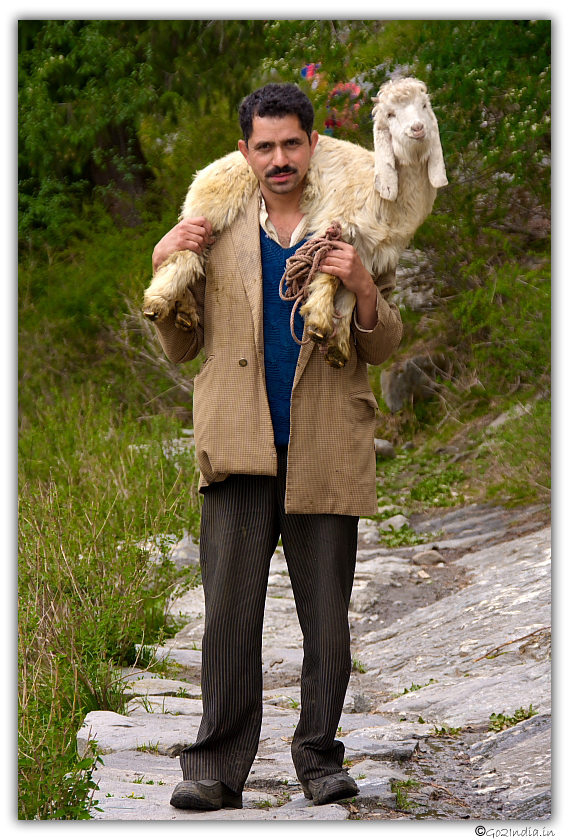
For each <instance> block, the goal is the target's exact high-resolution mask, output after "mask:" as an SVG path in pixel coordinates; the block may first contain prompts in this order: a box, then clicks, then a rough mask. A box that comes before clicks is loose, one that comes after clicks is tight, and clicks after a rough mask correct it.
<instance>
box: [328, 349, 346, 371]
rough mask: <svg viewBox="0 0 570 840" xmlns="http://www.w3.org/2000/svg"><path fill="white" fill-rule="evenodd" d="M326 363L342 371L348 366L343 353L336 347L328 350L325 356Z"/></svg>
mask: <svg viewBox="0 0 570 840" xmlns="http://www.w3.org/2000/svg"><path fill="white" fill-rule="evenodd" d="M325 361H326V362H327V364H329V365H330V366H331V367H333V368H336V369H337V370H340V368H343V367H344V366H345V364H346V359H345V357H344V355H343V354H342V353H341V351H340V350H339V349H338V347H335V346H334V345H333V346H332V347H329V349H328V350H327V352H326V355H325Z"/></svg>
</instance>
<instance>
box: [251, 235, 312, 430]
mask: <svg viewBox="0 0 570 840" xmlns="http://www.w3.org/2000/svg"><path fill="white" fill-rule="evenodd" d="M260 237H261V266H262V272H263V339H264V341H263V343H264V353H265V383H266V387H267V397H268V399H269V410H270V412H271V420H272V421H273V434H274V437H275V445H276V446H287V444H288V443H289V427H290V420H289V418H290V408H291V390H292V388H293V380H294V378H295V368H296V366H297V359H298V358H299V350H300V349H301V348H300V347H299V345H298V344H297V343H296V342H295V341H294V340H293V337H292V336H291V327H290V319H291V309H292V308H293V303H292V302H291V303H289V301H284V300H281V298H280V297H279V283H280V281H281V278H282V276H283V272H284V271H285V263H286V262H287V260H288V259H289V257H290V256H291V255H292V254H294V253H295V251H296V250H297V248H298V247H299V246H300V245H302V244H303V242H304V241H305V240H303V241H302V242H299V243H297V245H294V246H293V247H292V248H282V247H281V245H279V244H278V243H277V242H275V241H274V240H273V239H271V237H269V236H268V235H267V234H266V233H265V231H264V230H263V228H260ZM295 335H296V336H297V338H301V336H302V335H303V318H302V317H301V315H300V314H299V310H297V312H296V313H295Z"/></svg>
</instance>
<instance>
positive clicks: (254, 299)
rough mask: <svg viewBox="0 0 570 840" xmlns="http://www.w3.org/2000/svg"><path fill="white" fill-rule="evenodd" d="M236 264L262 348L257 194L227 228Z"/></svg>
mask: <svg viewBox="0 0 570 840" xmlns="http://www.w3.org/2000/svg"><path fill="white" fill-rule="evenodd" d="M230 232H231V236H232V241H233V246H234V249H235V253H236V255H237V258H238V259H237V263H238V266H239V270H240V272H241V276H242V281H243V285H244V288H245V292H246V295H247V298H248V301H249V305H250V307H251V313H252V316H253V329H254V336H255V344H256V346H257V349H258V350H262V349H263V282H262V278H261V248H260V245H259V195H258V192H257V190H256V191H255V192H254V194H253V195H252V197H251V199H250V201H249V203H248V205H247V207H246V209H245V212H244V213H241V214H240V215H239V216H238V218H237V219H236V220H235V222H234V223H233V225H232V226H231V228H230Z"/></svg>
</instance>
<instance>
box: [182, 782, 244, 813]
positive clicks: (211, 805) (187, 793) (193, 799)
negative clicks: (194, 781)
mask: <svg viewBox="0 0 570 840" xmlns="http://www.w3.org/2000/svg"><path fill="white" fill-rule="evenodd" d="M177 787H178V788H181V789H179V790H176V789H175V790H174V793H173V794H172V797H171V799H170V804H171V805H172V806H173V807H174V808H180V809H182V810H186V811H219V810H220V809H221V808H236V809H239V808H243V800H242V797H241V795H240V794H237V793H236V794H235V795H234V797H231V796H228V795H226V796H224V795H223V794H220V795H216V794H215V793H214V792H213V791H209V790H204V789H203V788H202V787H201V786H200V787H198V786H196V787H194V786H192V787H184V783H183V782H182V783H181V784H179V785H178V786H177Z"/></svg>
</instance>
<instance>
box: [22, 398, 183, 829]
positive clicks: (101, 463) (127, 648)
mask: <svg viewBox="0 0 570 840" xmlns="http://www.w3.org/2000/svg"><path fill="white" fill-rule="evenodd" d="M38 416H39V417H40V419H41V425H40V424H37V425H34V426H33V427H32V428H30V429H27V430H25V431H24V432H23V433H22V437H21V440H20V522H19V543H20V544H19V548H20V561H19V666H20V682H19V718H20V751H19V755H20V767H19V772H20V789H21V797H20V816H21V818H22V819H35V818H38V819H78V818H82V817H81V816H78V814H77V808H78V807H79V806H78V802H79V800H80V799H81V797H79V799H78V798H77V795H76V794H77V786H79V787H81V789H82V790H83V800H85V795H84V794H86V793H87V792H88V789H89V772H90V771H89V768H86V767H85V766H84V763H83V764H82V762H81V760H80V759H79V758H78V756H77V755H76V752H75V733H76V732H77V728H78V726H79V724H80V722H81V720H82V718H83V716H84V715H85V713H86V712H88V711H90V710H95V709H110V710H113V711H118V712H122V711H124V700H123V695H122V691H121V687H120V684H119V682H118V677H117V666H119V665H122V664H125V663H127V662H130V663H132V662H133V659H134V656H135V655H136V654H135V653H134V651H135V643H140V644H144V645H152V644H153V643H156V642H160V640H161V639H162V638H163V636H164V633H165V632H168V630H169V629H170V628H169V625H168V621H169V617H168V604H169V598H170V596H171V595H172V594H173V592H174V591H175V590H178V591H183V588H184V587H188V586H189V585H192V583H193V582H194V581H192V579H191V578H189V577H188V575H184V576H183V575H181V574H180V573H178V572H177V570H176V568H175V567H174V564H172V563H171V562H170V561H169V560H167V559H165V556H166V548H167V546H168V542H169V541H172V540H174V539H177V538H180V537H181V536H182V533H183V531H184V530H185V529H187V530H190V531H192V532H194V533H196V531H197V528H198V522H199V502H198V494H197V489H196V479H197V472H196V468H195V464H194V458H193V455H192V453H191V451H190V450H184V449H183V450H182V451H181V452H177V454H176V456H175V459H174V460H172V459H169V458H167V457H166V456H165V454H164V449H165V444H167V443H168V440H169V439H170V440H171V439H172V438H173V437H175V436H176V434H177V432H178V431H179V430H178V429H177V426H176V424H174V423H173V422H172V421H169V420H168V419H166V418H164V417H157V418H154V419H153V420H152V421H151V422H147V423H145V424H141V423H138V422H137V421H136V420H134V419H133V418H132V417H131V416H130V415H128V414H127V413H125V412H124V411H121V410H120V409H118V408H117V407H115V406H113V405H112V404H110V403H108V402H106V401H105V400H104V398H101V396H98V397H97V396H96V394H95V392H94V391H93V389H90V388H85V389H83V391H82V392H79V393H77V394H76V395H75V396H73V397H72V398H70V399H69V400H64V399H61V398H60V399H57V395H53V402H52V404H51V405H50V404H47V403H44V404H43V405H41V406H38ZM166 451H167V452H168V450H167V449H166ZM84 761H85V760H83V762H84ZM70 774H71V775H70ZM74 780H75V781H74ZM86 785H87V787H85V786H86ZM82 786H83V787H82ZM74 803H75V804H74Z"/></svg>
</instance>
